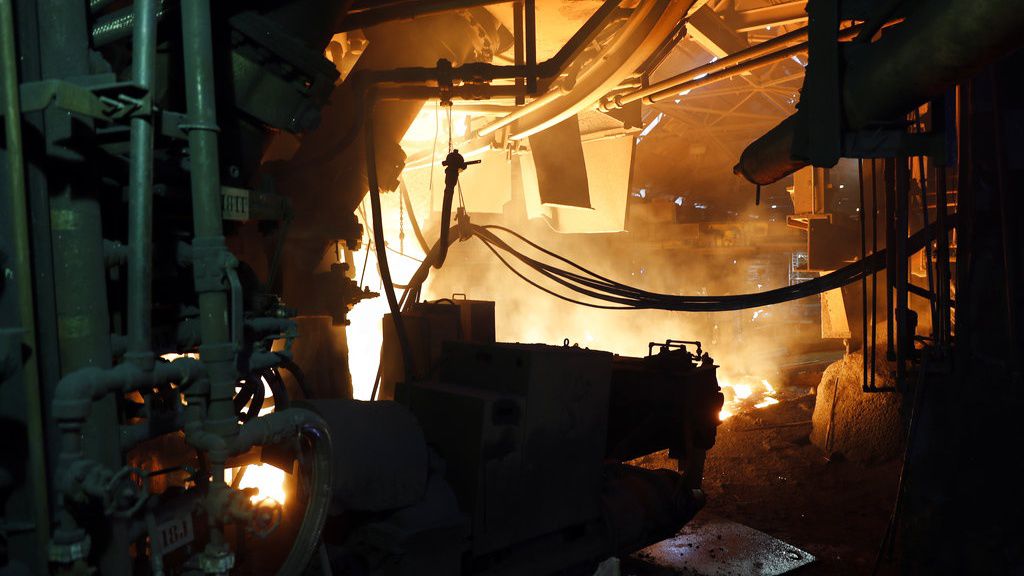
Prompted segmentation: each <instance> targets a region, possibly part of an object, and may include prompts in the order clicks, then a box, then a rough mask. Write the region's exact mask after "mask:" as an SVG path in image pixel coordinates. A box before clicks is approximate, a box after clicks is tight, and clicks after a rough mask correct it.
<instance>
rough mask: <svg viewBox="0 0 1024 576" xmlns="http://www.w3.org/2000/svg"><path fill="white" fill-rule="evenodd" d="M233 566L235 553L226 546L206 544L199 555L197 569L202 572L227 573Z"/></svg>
mask: <svg viewBox="0 0 1024 576" xmlns="http://www.w3.org/2000/svg"><path fill="white" fill-rule="evenodd" d="M234 567H235V555H234V554H233V553H232V552H231V551H230V550H228V549H227V547H226V546H217V547H213V546H207V548H206V550H204V551H203V553H202V554H200V555H199V569H200V570H202V571H203V573H204V574H227V573H228V572H230V571H231V569H232V568H234Z"/></svg>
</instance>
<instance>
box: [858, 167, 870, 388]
mask: <svg viewBox="0 0 1024 576" xmlns="http://www.w3.org/2000/svg"><path fill="white" fill-rule="evenodd" d="M857 179H858V182H859V184H860V185H859V193H860V262H861V264H864V262H865V261H866V260H867V257H868V232H867V215H866V214H865V211H866V209H867V206H865V205H864V160H863V159H861V160H858V161H857ZM860 308H861V314H860V327H861V331H860V333H861V339H860V354H861V360H862V364H863V365H864V366H863V374H862V375H861V387H862V388H863V389H864V390H865V391H866V390H867V389H868V276H867V274H862V275H861V279H860Z"/></svg>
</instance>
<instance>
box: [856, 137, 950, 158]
mask: <svg viewBox="0 0 1024 576" xmlns="http://www.w3.org/2000/svg"><path fill="white" fill-rule="evenodd" d="M946 150H947V146H946V135H945V134H944V133H937V132H931V133H922V134H912V133H908V132H905V131H903V130H902V129H901V130H895V129H884V130H861V131H859V132H847V133H846V134H844V135H843V156H845V157H847V158H899V157H905V156H928V157H929V158H932V159H934V160H935V161H936V162H938V163H940V164H942V163H944V162H945V159H946Z"/></svg>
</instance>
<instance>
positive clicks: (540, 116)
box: [509, 0, 693, 140]
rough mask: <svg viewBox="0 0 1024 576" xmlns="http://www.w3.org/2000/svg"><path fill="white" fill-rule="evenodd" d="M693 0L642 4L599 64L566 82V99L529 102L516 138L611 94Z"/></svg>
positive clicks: (658, 0) (671, 30) (598, 59)
mask: <svg viewBox="0 0 1024 576" xmlns="http://www.w3.org/2000/svg"><path fill="white" fill-rule="evenodd" d="M692 5H693V0H651V1H649V2H644V3H642V4H641V5H640V6H639V7H637V8H636V9H635V10H634V12H633V14H631V15H630V16H629V18H628V19H627V21H626V23H625V24H624V25H623V27H622V30H621V31H620V32H619V33H618V34H617V37H616V38H615V40H614V41H612V42H611V43H610V44H609V45H608V46H605V47H604V49H603V50H602V51H601V53H600V54H599V55H598V56H597V57H596V64H594V65H592V66H588V67H585V68H584V69H583V70H582V71H581V72H580V73H579V75H578V76H577V77H573V78H571V79H565V80H563V81H562V82H564V83H563V84H561V86H563V87H564V88H565V89H566V90H567V94H566V95H565V96H564V97H563V98H558V99H555V100H554V101H552V102H551V103H550V104H549V105H546V106H544V105H532V103H531V104H527V105H526V106H524V108H530V111H529V113H528V114H525V115H523V116H522V117H520V118H519V119H518V120H517V121H516V125H515V129H514V131H513V132H514V133H513V134H512V135H510V136H509V138H510V139H512V140H520V139H523V138H526V137H528V136H530V135H532V134H536V133H537V132H540V131H542V130H544V129H546V128H549V127H551V126H554V125H555V124H558V123H559V122H562V121H563V120H565V119H567V118H569V117H571V116H573V115H575V114H578V113H579V112H581V111H583V110H584V109H586V108H587V107H588V106H591V105H592V104H593V103H594V102H595V101H596V100H599V99H600V98H601V96H603V95H605V94H607V93H608V92H609V91H611V90H612V89H614V88H615V87H616V86H618V84H619V83H620V82H621V81H622V80H623V79H624V78H626V77H627V76H629V75H630V74H633V73H634V72H635V71H636V69H637V68H638V67H639V66H640V65H641V64H643V63H644V62H645V61H647V59H648V58H649V57H650V56H651V55H652V54H653V53H654V52H655V51H657V49H658V47H659V46H660V45H661V43H662V42H663V41H664V39H665V38H666V37H668V36H670V35H671V34H673V33H674V32H675V30H676V28H677V25H678V23H679V20H680V19H682V18H683V17H684V16H685V15H686V13H687V12H688V11H689V9H690V6H692Z"/></svg>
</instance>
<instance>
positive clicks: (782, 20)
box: [726, 0, 807, 32]
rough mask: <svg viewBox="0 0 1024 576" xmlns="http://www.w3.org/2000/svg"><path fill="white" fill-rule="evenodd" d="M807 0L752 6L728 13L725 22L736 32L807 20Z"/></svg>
mask: <svg viewBox="0 0 1024 576" xmlns="http://www.w3.org/2000/svg"><path fill="white" fill-rule="evenodd" d="M806 8H807V0H797V1H796V2H787V3H785V4H775V5H773V6H765V7H763V8H752V9H750V10H743V11H740V12H735V13H733V14H730V15H729V16H728V17H727V18H726V22H727V23H728V24H729V25H731V26H732V27H733V29H734V30H736V31H737V32H751V31H754V30H760V29H762V28H766V27H769V26H785V25H787V24H798V23H802V22H806V21H807V11H806Z"/></svg>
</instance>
